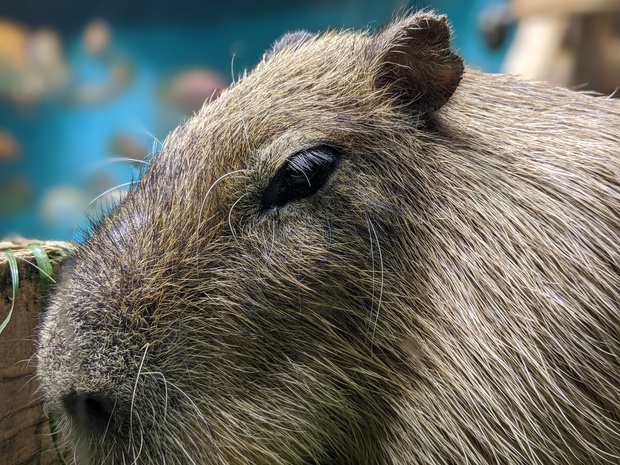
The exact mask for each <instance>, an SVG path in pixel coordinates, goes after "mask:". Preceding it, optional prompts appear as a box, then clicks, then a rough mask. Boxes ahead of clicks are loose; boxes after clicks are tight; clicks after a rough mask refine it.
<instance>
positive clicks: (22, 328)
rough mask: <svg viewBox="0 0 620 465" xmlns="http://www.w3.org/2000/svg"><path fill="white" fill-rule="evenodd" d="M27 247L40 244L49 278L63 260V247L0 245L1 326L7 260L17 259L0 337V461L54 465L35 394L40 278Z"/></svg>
mask: <svg viewBox="0 0 620 465" xmlns="http://www.w3.org/2000/svg"><path fill="white" fill-rule="evenodd" d="M30 243H38V244H40V245H41V246H42V247H43V249H44V250H45V252H46V253H47V255H48V257H49V258H50V261H51V264H52V267H53V269H54V275H57V274H58V273H59V271H60V268H61V264H62V262H63V261H64V259H65V258H66V257H67V253H68V252H67V250H66V249H65V248H63V246H67V245H68V244H66V243H64V242H41V241H24V240H20V241H11V242H0V322H2V321H4V319H5V318H6V316H7V314H8V313H9V309H10V308H11V299H12V295H13V287H12V278H11V272H10V269H9V264H8V261H7V257H6V255H5V254H4V252H3V251H5V250H7V249H10V250H12V251H13V253H14V255H15V257H16V258H17V264H18V272H19V290H18V293H17V298H16V300H15V306H14V308H13V316H12V318H11V321H10V322H9V324H8V326H7V327H6V328H5V329H4V331H3V332H2V334H0V457H1V458H2V459H1V460H0V462H1V463H3V464H7V465H35V464H36V465H56V464H59V463H60V461H59V458H58V454H57V452H56V450H55V448H54V445H53V443H52V441H51V435H50V431H49V424H48V420H47V416H46V415H45V413H44V411H43V402H42V399H41V397H40V394H37V388H38V385H37V381H36V378H35V377H34V372H35V365H34V360H33V354H34V351H35V347H36V328H37V325H38V323H39V320H40V315H41V310H42V308H43V304H44V298H43V296H42V292H43V291H42V286H41V277H40V275H39V270H38V269H37V268H35V267H34V266H33V265H32V264H33V263H35V260H34V256H33V255H32V252H31V251H30V250H28V249H27V248H26V246H27V245H28V244H30Z"/></svg>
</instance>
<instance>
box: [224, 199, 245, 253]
mask: <svg viewBox="0 0 620 465" xmlns="http://www.w3.org/2000/svg"><path fill="white" fill-rule="evenodd" d="M247 195H248V194H247V192H246V193H245V194H243V195H242V196H241V197H239V198H238V199H237V201H236V202H235V203H233V204H232V207H230V210H228V227H229V228H230V232H231V234H232V236H233V238H234V239H235V241H237V234H236V233H235V230H234V228H233V225H232V219H231V216H232V212H233V210H234V208H235V207H236V206H237V204H238V203H239V202H240V201H241V200H243V198H245V197H247ZM237 242H238V241H237Z"/></svg>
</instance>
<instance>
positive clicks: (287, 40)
mask: <svg viewBox="0 0 620 465" xmlns="http://www.w3.org/2000/svg"><path fill="white" fill-rule="evenodd" d="M314 36H315V34H312V33H311V32H308V31H297V32H289V33H287V34H284V35H283V36H282V37H280V38H279V39H278V40H276V41H275V42H274V44H273V45H272V46H271V48H270V49H269V50H268V51H267V52H266V53H265V55H264V57H263V59H264V60H265V61H267V60H269V59H270V58H271V57H272V56H274V55H275V54H276V53H278V52H280V51H281V50H283V49H285V48H287V47H290V46H291V45H295V44H297V45H300V44H302V43H304V42H305V41H307V40H308V39H311V38H312V37H314Z"/></svg>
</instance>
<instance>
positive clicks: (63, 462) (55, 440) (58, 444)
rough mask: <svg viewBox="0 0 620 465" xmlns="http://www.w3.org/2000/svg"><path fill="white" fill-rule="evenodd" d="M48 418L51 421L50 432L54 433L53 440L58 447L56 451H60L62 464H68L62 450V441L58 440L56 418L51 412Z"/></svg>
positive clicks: (59, 456)
mask: <svg viewBox="0 0 620 465" xmlns="http://www.w3.org/2000/svg"><path fill="white" fill-rule="evenodd" d="M48 418H49V422H50V432H51V433H52V441H53V443H54V447H55V448H56V452H58V459H59V460H60V463H61V464H62V465H67V461H66V460H65V457H64V454H63V453H62V451H61V450H60V441H59V440H58V430H57V428H56V418H55V417H54V415H52V414H51V413H49V414H48Z"/></svg>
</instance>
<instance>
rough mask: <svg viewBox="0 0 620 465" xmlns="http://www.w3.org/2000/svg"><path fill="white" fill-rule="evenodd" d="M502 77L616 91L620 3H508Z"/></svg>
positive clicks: (529, 0)
mask: <svg viewBox="0 0 620 465" xmlns="http://www.w3.org/2000/svg"><path fill="white" fill-rule="evenodd" d="M511 13H512V17H513V18H514V19H516V20H517V21H518V27H517V32H516V34H515V38H514V40H513V43H512V46H511V49H510V51H509V52H508V55H507V57H506V61H505V64H504V70H503V71H504V72H507V73H510V74H518V75H521V76H522V77H524V78H526V79H534V80H545V81H549V82H551V83H552V84H555V85H559V86H563V87H573V88H576V89H578V90H593V91H596V92H600V93H602V94H605V95H610V94H613V93H614V92H616V91H618V89H619V88H620V0H512V2H511Z"/></svg>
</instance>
